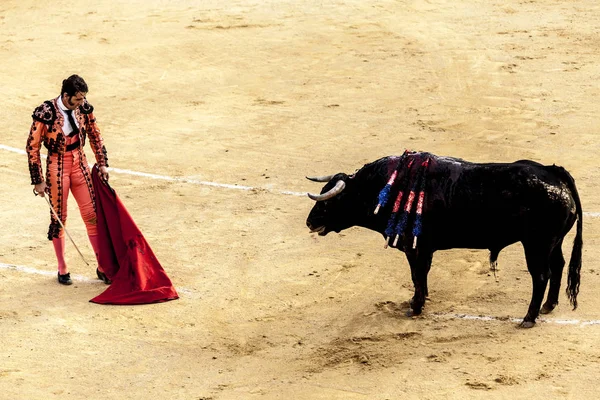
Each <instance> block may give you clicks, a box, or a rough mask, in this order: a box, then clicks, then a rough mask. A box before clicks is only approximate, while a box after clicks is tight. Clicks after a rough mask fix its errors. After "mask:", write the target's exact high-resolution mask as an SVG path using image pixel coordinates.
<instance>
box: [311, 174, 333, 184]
mask: <svg viewBox="0 0 600 400" xmlns="http://www.w3.org/2000/svg"><path fill="white" fill-rule="evenodd" d="M334 176H335V175H327V176H307V177H306V179H308V180H309V181H313V182H329V181H330V180H331V178H333V177H334Z"/></svg>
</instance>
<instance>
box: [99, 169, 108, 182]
mask: <svg viewBox="0 0 600 400" xmlns="http://www.w3.org/2000/svg"><path fill="white" fill-rule="evenodd" d="M98 170H99V172H100V177H102V179H104V180H105V181H107V182H108V168H107V167H100V168H99V169H98Z"/></svg>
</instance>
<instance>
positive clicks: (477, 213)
mask: <svg viewBox="0 0 600 400" xmlns="http://www.w3.org/2000/svg"><path fill="white" fill-rule="evenodd" d="M553 168H557V167H545V166H542V165H541V164H538V163H535V162H533V161H519V162H516V163H511V164H475V163H468V162H456V160H453V161H452V162H451V163H445V162H443V161H440V162H438V163H437V165H435V166H433V168H432V171H430V174H429V182H428V183H429V185H431V186H430V187H429V190H428V193H430V196H429V198H430V199H429V201H428V203H427V209H426V214H427V216H426V217H425V218H426V220H425V221H426V222H427V225H429V226H430V229H428V228H427V225H425V227H424V229H427V230H428V231H429V233H430V235H431V240H432V245H433V246H434V247H435V248H437V249H447V248H456V247H462V248H498V247H500V248H502V247H505V246H507V245H509V244H512V243H515V242H518V241H521V240H523V239H524V238H526V237H530V236H532V235H549V234H555V233H558V232H559V231H564V230H565V229H566V226H565V225H569V224H570V225H571V226H572V224H573V221H574V220H573V221H569V219H570V216H571V214H572V213H574V206H573V204H574V202H573V199H572V196H571V195H570V192H569V190H568V188H567V186H566V184H565V183H564V180H563V179H562V178H561V177H560V174H557V173H556V171H555V170H553ZM568 229H570V226H568V228H567V231H568Z"/></svg>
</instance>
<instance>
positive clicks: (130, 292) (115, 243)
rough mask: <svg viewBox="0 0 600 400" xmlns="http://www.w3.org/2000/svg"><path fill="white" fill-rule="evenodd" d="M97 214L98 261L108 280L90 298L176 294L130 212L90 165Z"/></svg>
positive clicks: (141, 300)
mask: <svg viewBox="0 0 600 400" xmlns="http://www.w3.org/2000/svg"><path fill="white" fill-rule="evenodd" d="M92 182H93V184H94V193H95V200H96V213H97V218H98V246H99V253H100V254H99V260H98V262H99V264H100V265H101V266H102V268H103V269H104V273H105V274H106V276H107V277H108V278H109V279H111V280H112V284H111V285H110V286H109V287H108V288H107V289H106V290H105V291H104V292H103V293H102V294H100V295H99V296H96V297H94V298H93V299H91V300H90V301H91V302H94V303H99V304H148V303H157V302H162V301H167V300H174V299H177V298H179V295H178V294H177V292H176V291H175V288H174V287H173V284H172V283H171V280H170V279H169V277H168V276H167V274H166V273H165V271H164V269H163V268H162V266H161V265H160V263H159V262H158V260H157V259H156V256H155V255H154V253H153V252H152V249H151V248H150V246H149V245H148V242H146V239H144V235H142V232H140V230H139V228H138V227H137V226H136V224H135V222H134V221H133V219H132V218H131V215H129V213H128V212H127V209H126V208H125V206H124V205H123V203H121V200H120V199H119V197H118V196H117V194H116V193H115V191H114V190H113V189H112V188H111V187H110V186H109V185H108V182H105V181H103V180H102V179H101V178H100V174H99V171H98V167H97V166H96V165H94V168H93V169H92Z"/></svg>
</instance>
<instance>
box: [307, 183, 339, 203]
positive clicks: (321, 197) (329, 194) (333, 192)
mask: <svg viewBox="0 0 600 400" xmlns="http://www.w3.org/2000/svg"><path fill="white" fill-rule="evenodd" d="M345 187H346V182H344V181H343V180H341V179H340V180H339V181H337V183H336V184H335V186H334V187H332V188H331V189H330V190H329V191H327V192H325V193H323V194H311V193H307V194H308V197H310V198H311V199H312V200H314V201H323V200H329V199H330V198H332V197H334V196H337V195H338V194H340V192H341V191H342V190H344V188H345Z"/></svg>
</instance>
